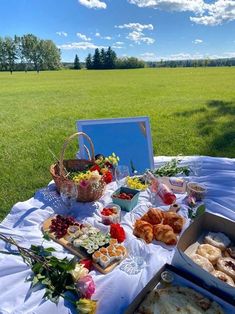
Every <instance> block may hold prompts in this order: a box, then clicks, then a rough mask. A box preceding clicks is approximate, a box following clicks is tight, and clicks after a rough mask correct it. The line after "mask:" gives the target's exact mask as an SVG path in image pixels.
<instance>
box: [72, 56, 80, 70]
mask: <svg viewBox="0 0 235 314" xmlns="http://www.w3.org/2000/svg"><path fill="white" fill-rule="evenodd" d="M73 68H74V69H75V70H81V64H80V61H79V58H78V55H77V54H76V55H75V59H74V67H73Z"/></svg>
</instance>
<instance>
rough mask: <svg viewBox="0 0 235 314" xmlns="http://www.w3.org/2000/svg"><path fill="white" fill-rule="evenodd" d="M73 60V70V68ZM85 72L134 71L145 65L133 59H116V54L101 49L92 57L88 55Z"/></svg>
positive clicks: (110, 50) (96, 50)
mask: <svg viewBox="0 0 235 314" xmlns="http://www.w3.org/2000/svg"><path fill="white" fill-rule="evenodd" d="M75 61H76V60H74V68H75ZM85 64H86V68H87V70H101V69H103V70H105V69H134V68H144V67H145V63H144V62H143V61H140V60H138V59H137V58H134V57H126V58H118V57H117V55H116V52H115V51H114V50H112V48H111V47H108V49H107V50H105V49H104V48H102V49H101V50H99V49H98V48H97V49H95V53H94V55H92V54H90V53H89V54H88V56H87V58H86V61H85Z"/></svg>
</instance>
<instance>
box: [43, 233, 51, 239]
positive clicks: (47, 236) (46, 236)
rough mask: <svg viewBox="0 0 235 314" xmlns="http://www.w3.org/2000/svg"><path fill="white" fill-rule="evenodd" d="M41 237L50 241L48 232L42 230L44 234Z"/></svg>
mask: <svg viewBox="0 0 235 314" xmlns="http://www.w3.org/2000/svg"><path fill="white" fill-rule="evenodd" d="M43 239H45V240H47V241H51V238H50V236H49V232H46V231H45V232H44V234H43Z"/></svg>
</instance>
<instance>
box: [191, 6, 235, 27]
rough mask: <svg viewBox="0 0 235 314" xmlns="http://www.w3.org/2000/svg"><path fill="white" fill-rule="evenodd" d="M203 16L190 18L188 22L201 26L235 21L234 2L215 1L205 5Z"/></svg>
mask: <svg viewBox="0 0 235 314" xmlns="http://www.w3.org/2000/svg"><path fill="white" fill-rule="evenodd" d="M204 8H205V10H204V14H201V15H200V16H197V17H190V20H191V21H192V22H194V23H197V24H202V25H209V26H214V25H220V24H223V23H225V22H229V21H233V20H235V1H234V0H217V1H215V2H214V3H210V4H205V6H204Z"/></svg>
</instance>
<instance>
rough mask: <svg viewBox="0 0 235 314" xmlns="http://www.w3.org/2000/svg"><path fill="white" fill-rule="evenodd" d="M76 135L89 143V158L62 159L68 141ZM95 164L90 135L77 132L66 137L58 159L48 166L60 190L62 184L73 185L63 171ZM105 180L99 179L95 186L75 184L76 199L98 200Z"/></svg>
mask: <svg viewBox="0 0 235 314" xmlns="http://www.w3.org/2000/svg"><path fill="white" fill-rule="evenodd" d="M77 136H84V137H85V138H86V139H87V140H88V141H89V143H90V146H91V158H90V160H86V159H69V160H64V153H65V149H66V147H67V145H68V143H69V142H70V141H71V140H72V139H73V138H74V137H77ZM94 164H95V152H94V145H93V143H92V140H91V139H90V137H89V136H88V135H87V134H86V133H83V132H77V133H74V134H73V135H71V136H70V137H68V138H67V139H66V140H65V142H64V145H63V147H62V151H61V155H60V160H59V161H58V162H57V163H56V164H53V165H51V167H50V173H51V175H52V178H53V179H54V181H55V185H56V188H57V190H58V191H60V187H61V185H62V184H67V185H70V186H71V185H74V182H73V181H72V180H70V179H68V178H67V177H66V174H65V171H70V170H71V169H73V171H83V170H85V169H86V168H87V166H92V165H94ZM105 186H106V184H105V182H104V181H103V179H101V180H100V181H99V182H98V183H97V184H96V186H95V187H94V186H93V185H89V186H87V187H81V186H80V185H76V187H77V201H79V202H83V203H85V202H93V201H96V200H98V199H99V198H100V197H101V196H102V195H103V193H104V189H105Z"/></svg>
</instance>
